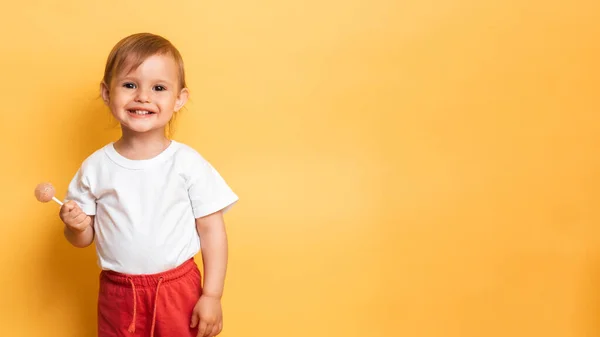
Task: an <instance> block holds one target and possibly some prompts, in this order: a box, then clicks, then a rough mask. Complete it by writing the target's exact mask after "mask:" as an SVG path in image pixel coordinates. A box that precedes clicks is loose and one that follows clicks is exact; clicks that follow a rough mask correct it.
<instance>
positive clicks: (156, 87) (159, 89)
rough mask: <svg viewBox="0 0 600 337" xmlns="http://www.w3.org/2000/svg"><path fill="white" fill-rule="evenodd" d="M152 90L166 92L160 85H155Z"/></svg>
mask: <svg viewBox="0 0 600 337" xmlns="http://www.w3.org/2000/svg"><path fill="white" fill-rule="evenodd" d="M154 90H156V91H163V90H167V88H165V87H163V86H162V85H157V86H155V87H154Z"/></svg>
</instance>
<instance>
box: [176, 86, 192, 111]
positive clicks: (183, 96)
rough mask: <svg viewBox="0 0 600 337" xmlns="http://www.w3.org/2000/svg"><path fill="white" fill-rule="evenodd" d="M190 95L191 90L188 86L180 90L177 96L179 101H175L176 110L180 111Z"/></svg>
mask: <svg viewBox="0 0 600 337" xmlns="http://www.w3.org/2000/svg"><path fill="white" fill-rule="evenodd" d="M189 96H190V92H189V90H188V89H187V88H183V89H181V91H180V92H179V95H178V96H177V101H175V111H176V112H177V111H179V110H180V109H181V108H183V106H184V105H185V103H187V101H188V98H189Z"/></svg>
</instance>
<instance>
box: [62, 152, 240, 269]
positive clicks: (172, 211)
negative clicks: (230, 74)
mask: <svg viewBox="0 0 600 337" xmlns="http://www.w3.org/2000/svg"><path fill="white" fill-rule="evenodd" d="M66 200H74V201H75V202H77V204H78V205H79V206H80V207H81V209H82V210H83V211H84V212H85V213H86V214H88V215H95V221H94V230H95V242H96V251H97V255H98V264H99V266H100V267H101V268H102V269H106V270H114V271H117V272H121V273H126V274H134V275H135V274H153V273H158V272H162V271H166V270H169V269H172V268H175V267H177V266H179V265H180V264H181V263H183V262H185V261H186V260H188V259H189V258H191V257H193V256H194V255H195V254H197V253H198V252H199V251H200V239H199V236H198V232H197V230H196V222H195V219H196V218H199V217H202V216H205V215H208V214H211V213H214V212H216V211H219V210H224V211H227V210H229V208H230V207H231V206H233V204H234V203H235V202H237V200H238V197H237V195H236V194H235V193H234V192H233V191H232V190H231V189H230V188H229V186H228V185H227V183H226V182H225V180H224V179H223V178H222V177H221V175H220V174H219V173H218V172H217V171H216V170H215V169H214V167H213V166H212V165H211V164H210V163H209V162H208V161H206V160H205V159H204V158H203V157H202V156H201V155H200V154H199V153H198V152H197V151H196V150H194V149H192V148H191V147H189V146H187V145H184V144H182V143H179V142H176V141H171V144H170V145H169V147H168V148H167V149H165V150H164V151H163V152H161V153H160V154H159V155H157V156H155V157H154V158H151V159H147V160H131V159H128V158H126V157H123V156H122V155H120V154H119V153H118V152H117V151H116V150H115V148H114V145H113V143H110V144H108V145H106V146H104V147H103V148H101V149H99V150H97V151H96V152H94V153H93V154H92V155H90V156H89V157H88V158H86V160H84V162H83V163H82V165H81V168H80V169H79V170H78V171H77V174H76V175H75V176H74V177H73V179H72V181H71V183H70V184H69V188H68V191H67V195H66Z"/></svg>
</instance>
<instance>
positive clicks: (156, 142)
mask: <svg viewBox="0 0 600 337" xmlns="http://www.w3.org/2000/svg"><path fill="white" fill-rule="evenodd" d="M122 131H123V133H122V136H121V138H120V139H119V140H117V141H116V142H115V143H114V146H115V150H116V151H117V152H119V154H120V155H122V156H123V157H125V158H128V159H131V160H145V159H150V158H153V157H156V156H157V155H159V154H160V153H161V152H163V151H164V150H165V149H166V148H167V147H168V146H169V144H171V140H170V139H168V138H167V137H166V136H165V134H164V130H163V131H162V132H160V131H159V130H154V131H152V132H146V133H135V132H130V131H129V130H125V129H123V130H122Z"/></svg>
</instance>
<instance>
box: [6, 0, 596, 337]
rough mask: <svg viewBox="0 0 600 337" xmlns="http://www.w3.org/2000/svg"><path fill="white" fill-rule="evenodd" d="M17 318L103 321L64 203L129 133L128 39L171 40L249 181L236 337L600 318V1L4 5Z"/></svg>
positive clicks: (85, 330)
mask: <svg viewBox="0 0 600 337" xmlns="http://www.w3.org/2000/svg"><path fill="white" fill-rule="evenodd" d="M0 28H2V32H3V34H2V42H1V46H2V47H1V48H2V50H1V51H2V52H1V53H0V65H1V69H2V74H1V76H0V104H1V105H0V106H1V109H2V111H1V112H0V135H1V137H2V138H1V141H2V147H1V150H0V158H1V159H2V166H1V175H0V179H1V181H0V187H1V188H2V191H1V193H0V205H1V206H0V207H1V210H2V211H1V213H0V263H1V264H0V266H1V267H2V271H3V273H2V280H1V287H0V329H1V332H0V335H2V336H61V337H68V336H73V337H75V336H77V337H81V336H94V335H95V322H96V320H95V300H96V289H97V273H98V269H97V267H96V264H95V256H94V250H93V248H88V249H84V250H80V249H76V248H72V247H70V246H69V245H68V244H67V243H66V241H65V240H64V239H63V237H62V232H61V231H62V227H61V223H60V220H59V218H58V216H57V212H58V205H56V204H54V203H49V204H40V203H38V202H37V201H36V200H35V199H34V196H33V189H34V187H35V185H36V184H37V183H38V182H41V181H51V182H52V183H54V184H55V186H56V188H57V190H58V193H59V195H60V196H62V195H64V192H65V189H66V187H67V184H68V182H69V180H70V179H71V177H72V175H73V174H74V173H75V171H76V169H77V168H78V166H79V164H80V163H81V161H82V160H83V159H84V158H85V157H86V156H87V155H89V154H90V153H91V152H92V151H93V150H95V149H97V148H99V147H100V146H102V145H104V144H105V143H107V142H109V141H111V140H114V139H116V138H115V137H117V136H118V130H117V129H116V128H114V127H113V126H112V125H111V119H110V118H109V113H108V111H107V110H106V109H105V108H104V107H103V105H102V104H101V102H100V100H99V99H98V83H99V81H100V78H101V76H102V70H103V67H104V61H105V59H106V56H107V54H108V52H109V50H110V48H112V46H113V44H114V43H116V42H117V41H118V40H119V39H120V38H122V37H124V36H125V35H128V34H130V33H134V32H139V31H151V32H154V33H158V34H162V35H164V36H166V37H167V38H169V39H171V40H172V41H173V42H174V43H175V44H176V46H178V47H179V49H180V50H181V52H182V54H183V56H184V58H185V61H186V66H187V72H188V73H187V74H188V76H189V77H188V78H189V86H190V88H191V92H192V101H191V102H190V103H189V104H188V105H187V110H184V111H183V113H182V115H181V116H180V119H179V121H178V124H177V130H176V134H175V139H177V140H179V141H182V142H185V143H188V144H190V145H192V146H194V147H195V148H197V149H198V150H199V151H201V152H202V153H203V154H204V155H205V156H206V157H207V158H208V159H209V160H210V161H211V162H212V163H213V164H214V165H215V166H216V167H217V168H218V169H219V171H220V172H221V173H222V174H223V176H224V177H225V178H226V179H227V181H228V182H229V183H230V185H231V186H232V187H233V188H234V190H235V191H236V192H237V193H238V194H239V196H240V198H241V200H240V203H239V204H238V205H237V206H236V207H235V208H234V209H233V210H232V211H231V213H229V214H228V215H227V217H226V220H227V223H228V226H229V235H230V245H231V253H230V254H231V255H230V264H229V273H228V278H227V283H226V295H225V298H224V310H225V316H224V322H225V330H224V331H223V333H222V336H224V337H246V336H248V337H253V336H257V337H258V336H260V337H275V336H277V337H294V336H315V337H325V336H328V337H330V336H344V337H355V336H356V337H358V336H360V337H365V336H368V337H371V336H373V337H374V336H384V337H393V336H406V337H420V336H423V337H458V336H461V337H483V336H485V337H492V336H498V337H506V336H512V337H521V336H523V337H525V336H527V337H531V336H545V337H558V336H561V337H567V336H578V337H579V336H581V337H583V336H598V335H600V245H599V244H600V227H599V220H600V211H599V205H598V203H599V202H600V192H599V188H600V179H599V174H600V173H599V169H600V159H599V158H600V157H599V156H598V148H599V146H600V133H599V132H598V130H599V123H600V118H599V117H598V113H599V109H598V108H599V102H598V101H599V100H598V97H599V89H600V85H599V84H598V83H599V78H600V67H599V66H598V64H599V62H600V48H599V46H600V42H599V41H600V3H598V2H597V1H593V0H587V1H586V0H574V1H572V2H570V3H569V2H566V1H542V0H533V1H524V2H523V3H521V1H502V0H489V1H476V0H432V1H427V0H425V1H417V0H409V1H392V0H388V1H384V0H378V1H367V0H361V1H358V0H356V1H353V0H350V1H334V0H329V1H316V0H308V1H264V0H258V1H192V0H189V1H176V2H174V3H169V2H165V1H115V0H111V1H65V0H62V1H21V2H10V3H9V4H4V5H3V9H2V13H1V14H0Z"/></svg>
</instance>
